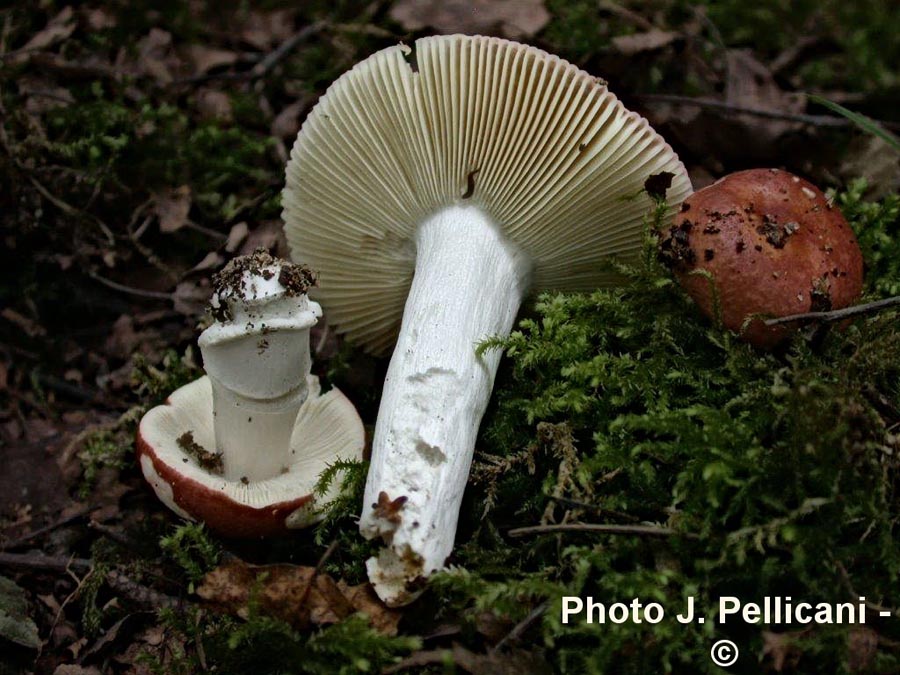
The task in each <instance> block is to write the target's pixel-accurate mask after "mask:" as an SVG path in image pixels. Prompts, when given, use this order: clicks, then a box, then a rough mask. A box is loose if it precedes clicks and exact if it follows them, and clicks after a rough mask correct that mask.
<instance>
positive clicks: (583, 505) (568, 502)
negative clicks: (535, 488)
mask: <svg viewBox="0 0 900 675" xmlns="http://www.w3.org/2000/svg"><path fill="white" fill-rule="evenodd" d="M544 496H545V497H547V499H552V500H553V501H555V502H558V503H559V504H563V505H564V506H574V507H576V508H580V509H590V510H591V511H595V512H596V513H606V514H609V515H610V516H615V517H616V518H621V519H622V520H627V521H629V522H632V523H638V522H640V520H641V519H640V518H638V517H637V516H633V515H631V514H630V513H625V512H624V511H616V510H615V509H607V508H605V507H603V506H600V505H598V504H591V503H589V502H582V501H579V500H577V499H569V498H568V497H554V496H552V495H544Z"/></svg>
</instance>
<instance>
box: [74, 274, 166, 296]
mask: <svg viewBox="0 0 900 675" xmlns="http://www.w3.org/2000/svg"><path fill="white" fill-rule="evenodd" d="M88 276H90V277H91V279H94V280H96V281H99V282H100V283H101V284H103V285H104V286H107V287H109V288H111V289H113V290H114V291H121V292H122V293H130V294H131V295H137V296H138V297H141V298H153V299H154V300H171V299H172V294H171V293H162V292H160V291H145V290H144V289H142V288H132V287H131V286H125V285H124V284H120V283H117V282H115V281H111V280H110V279H107V278H106V277H101V276H100V275H99V274H95V273H94V272H90V273H88Z"/></svg>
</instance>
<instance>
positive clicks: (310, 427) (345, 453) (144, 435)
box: [137, 376, 365, 538]
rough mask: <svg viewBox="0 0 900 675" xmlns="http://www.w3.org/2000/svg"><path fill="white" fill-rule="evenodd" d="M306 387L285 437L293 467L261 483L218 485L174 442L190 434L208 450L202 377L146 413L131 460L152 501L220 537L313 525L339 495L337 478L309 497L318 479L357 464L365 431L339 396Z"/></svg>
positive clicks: (313, 381)
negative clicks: (338, 464) (339, 464)
mask: <svg viewBox="0 0 900 675" xmlns="http://www.w3.org/2000/svg"><path fill="white" fill-rule="evenodd" d="M308 380H309V398H308V399H307V400H306V402H305V403H304V404H303V406H302V407H301V408H300V412H299V413H298V415H297V421H296V423H295V425H294V431H293V434H292V437H291V454H292V457H293V458H294V461H292V463H291V464H290V465H289V466H287V467H286V468H285V469H286V470H285V471H284V473H282V474H280V475H278V476H275V477H274V478H270V479H268V480H263V481H254V482H247V483H244V482H242V481H240V480H237V481H233V480H225V479H224V478H223V477H222V476H220V475H216V473H215V472H214V471H211V470H210V469H208V468H204V467H203V466H201V463H200V462H199V461H198V459H197V457H196V455H195V454H194V453H190V452H188V451H186V450H185V448H184V447H183V446H184V445H185V443H184V441H183V440H182V441H181V442H179V439H183V438H184V435H185V433H187V432H190V434H191V440H192V441H193V442H194V443H196V444H197V445H198V446H199V447H200V448H202V449H204V450H207V451H210V452H211V451H213V450H214V448H215V433H214V430H213V401H212V387H211V385H210V382H209V378H208V377H201V378H200V379H198V380H195V381H194V382H191V383H190V384H188V385H185V386H184V387H181V388H180V389H178V390H177V391H175V392H174V393H172V395H171V396H169V398H168V399H167V401H166V403H165V404H164V405H161V406H157V407H155V408H153V409H152V410H150V411H149V412H148V413H147V414H146V415H145V416H144V417H143V419H142V420H141V423H140V425H139V427H138V432H137V455H138V460H139V462H140V465H141V470H142V471H143V473H144V477H145V478H146V479H147V481H148V482H149V483H150V485H151V486H152V487H153V490H154V491H155V492H156V495H157V496H158V497H159V499H160V500H161V501H162V502H163V503H164V504H165V505H166V506H168V507H169V508H170V509H171V510H172V511H174V512H175V513H177V514H178V515H180V516H181V517H183V518H187V519H190V520H198V521H202V522H204V523H206V524H207V525H208V526H209V528H210V529H212V530H214V531H215V532H217V533H219V534H221V535H223V536H227V537H244V538H249V537H264V536H269V535H273V534H278V533H282V532H285V531H287V530H290V529H296V528H302V527H307V526H309V525H312V524H313V523H315V522H317V521H318V520H320V519H321V513H320V512H319V507H321V506H322V505H324V504H327V503H328V502H329V501H331V500H332V499H334V497H336V496H337V493H338V491H339V489H340V479H339V478H338V479H336V480H334V481H332V483H331V485H330V487H329V490H328V492H327V493H326V494H325V495H322V496H317V495H314V494H313V489H314V487H315V484H316V482H317V480H318V479H319V476H320V474H321V473H322V471H323V470H324V469H325V468H326V467H327V466H329V465H330V464H333V463H334V462H335V461H337V460H338V459H344V460H359V459H362V456H363V448H364V445H365V431H364V429H363V424H362V420H360V418H359V415H358V414H357V412H356V408H355V407H354V406H353V404H352V403H351V402H350V401H349V400H348V399H347V397H346V396H344V395H343V394H342V393H341V392H340V391H339V390H338V389H336V388H332V389H331V390H330V391H328V392H327V393H325V394H322V393H321V389H320V387H319V381H318V378H317V377H315V376H310V377H309V378H308Z"/></svg>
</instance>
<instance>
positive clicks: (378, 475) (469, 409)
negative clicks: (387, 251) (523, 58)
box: [360, 206, 531, 605]
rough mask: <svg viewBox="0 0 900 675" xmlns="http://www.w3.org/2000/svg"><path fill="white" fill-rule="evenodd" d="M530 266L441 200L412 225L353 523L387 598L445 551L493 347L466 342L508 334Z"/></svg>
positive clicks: (485, 221)
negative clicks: (398, 321)
mask: <svg viewBox="0 0 900 675" xmlns="http://www.w3.org/2000/svg"><path fill="white" fill-rule="evenodd" d="M530 267H531V265H530V261H529V260H528V258H527V256H525V255H524V254H523V253H521V252H520V251H519V250H518V249H516V248H515V247H514V246H513V245H511V244H510V243H509V242H507V241H505V240H504V238H503V236H502V235H501V233H500V229H499V228H498V227H497V226H496V225H495V224H494V223H493V222H491V220H490V219H489V218H488V216H487V215H486V214H485V213H484V212H483V211H481V209H479V208H478V207H475V206H451V207H447V208H444V209H443V210H441V211H439V212H438V213H436V214H435V215H434V216H432V217H431V218H429V219H428V220H427V221H426V222H424V223H423V224H422V225H421V227H420V228H419V230H418V232H417V236H416V267H415V276H414V278H413V281H412V287H411V289H410V292H409V296H408V298H407V301H406V308H405V310H404V313H403V322H402V326H401V328H400V336H399V338H398V341H397V345H396V348H395V349H394V355H393V357H392V358H391V363H390V366H389V368H388V372H387V376H386V379H385V384H384V392H383V394H382V400H381V407H380V409H379V412H378V421H377V424H376V427H375V437H374V439H373V445H372V463H371V468H370V471H369V476H368V482H367V483H366V496H365V503H364V508H363V513H362V517H361V519H360V529H361V531H362V533H363V535H365V536H366V537H368V538H373V537H377V536H380V537H382V538H383V539H384V541H385V543H386V545H387V546H386V548H384V549H383V550H382V551H381V553H380V555H379V556H378V557H374V558H371V559H370V560H369V561H368V563H367V567H368V571H369V579H370V580H371V581H372V583H373V584H374V586H375V590H376V592H377V593H378V595H379V596H380V597H381V598H382V599H383V600H385V602H387V604H389V605H400V604H404V603H406V602H409V601H411V600H412V599H414V598H415V596H416V593H415V592H414V590H413V588H412V586H411V582H414V581H416V580H417V579H419V578H421V577H424V576H428V575H429V574H431V573H432V572H434V571H436V570H439V569H441V568H442V567H443V566H444V564H445V561H446V559H447V557H448V556H449V555H450V552H451V550H452V548H453V540H454V536H455V534H456V524H457V519H458V516H459V508H460V504H461V502H462V496H463V491H464V489H465V486H466V481H467V478H468V475H469V467H470V465H471V463H472V454H473V451H474V447H475V439H476V436H477V434H478V427H479V425H480V423H481V417H482V415H483V414H484V411H485V408H486V406H487V403H488V399H489V398H490V394H491V389H492V387H493V384H494V376H495V374H496V372H497V366H498V364H499V361H500V355H501V354H500V352H499V350H489V351H488V352H486V353H485V354H484V355H483V356H477V355H476V347H477V345H478V343H479V342H480V341H482V340H484V339H485V338H487V337H491V336H496V335H500V336H507V335H509V332H510V330H511V328H512V325H513V321H514V320H515V317H516V313H517V312H518V310H519V305H520V304H521V302H522V299H523V297H524V294H525V292H526V291H527V288H528V277H529V272H530ZM382 493H384V495H382ZM395 500H399V501H395ZM388 501H390V502H393V506H389V505H387V502H388Z"/></svg>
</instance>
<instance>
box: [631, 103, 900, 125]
mask: <svg viewBox="0 0 900 675" xmlns="http://www.w3.org/2000/svg"><path fill="white" fill-rule="evenodd" d="M632 98H634V99H635V100H638V101H646V102H647V103H672V104H674V105H695V106H697V107H700V108H710V109H713V110H722V111H724V112H730V113H735V114H738V115H754V116H756V117H764V118H766V119H773V120H785V121H788V122H800V123H801V124H808V125H810V126H814V127H835V128H845V127H850V126H853V123H852V122H851V121H850V120H847V119H844V118H843V117H837V116H835V115H808V114H805V113H789V112H784V111H781V110H766V109H763V108H751V107H749V106H743V105H734V104H733V103H725V102H724V101H715V100H712V99H708V98H695V97H693V96H679V95H677V94H636V95H634V96H633V97H632ZM876 121H877V122H878V124H880V125H882V126H884V127H887V128H889V129H897V128H900V124H897V123H894V122H885V121H883V120H876Z"/></svg>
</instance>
